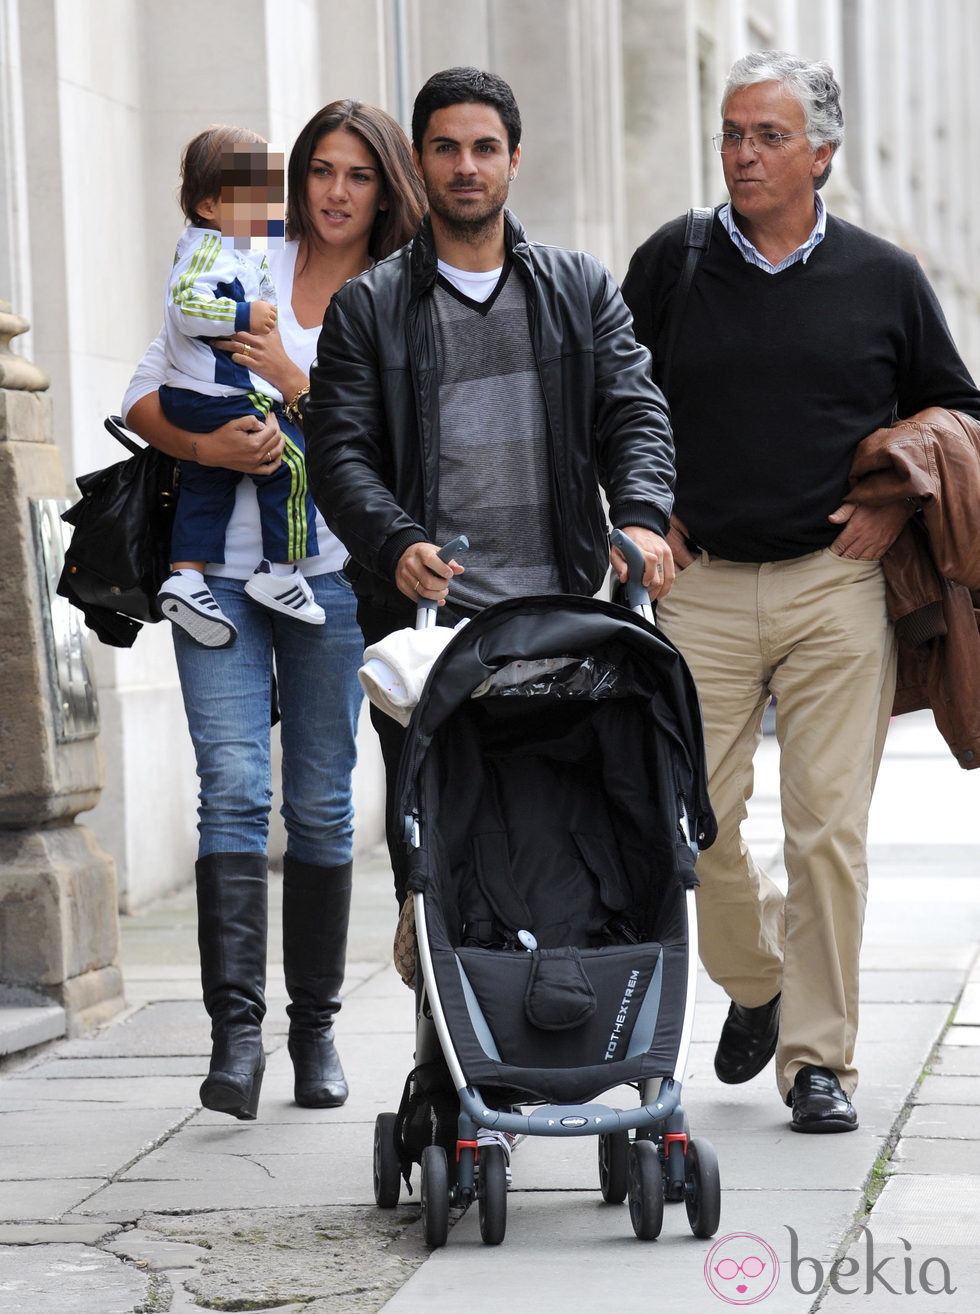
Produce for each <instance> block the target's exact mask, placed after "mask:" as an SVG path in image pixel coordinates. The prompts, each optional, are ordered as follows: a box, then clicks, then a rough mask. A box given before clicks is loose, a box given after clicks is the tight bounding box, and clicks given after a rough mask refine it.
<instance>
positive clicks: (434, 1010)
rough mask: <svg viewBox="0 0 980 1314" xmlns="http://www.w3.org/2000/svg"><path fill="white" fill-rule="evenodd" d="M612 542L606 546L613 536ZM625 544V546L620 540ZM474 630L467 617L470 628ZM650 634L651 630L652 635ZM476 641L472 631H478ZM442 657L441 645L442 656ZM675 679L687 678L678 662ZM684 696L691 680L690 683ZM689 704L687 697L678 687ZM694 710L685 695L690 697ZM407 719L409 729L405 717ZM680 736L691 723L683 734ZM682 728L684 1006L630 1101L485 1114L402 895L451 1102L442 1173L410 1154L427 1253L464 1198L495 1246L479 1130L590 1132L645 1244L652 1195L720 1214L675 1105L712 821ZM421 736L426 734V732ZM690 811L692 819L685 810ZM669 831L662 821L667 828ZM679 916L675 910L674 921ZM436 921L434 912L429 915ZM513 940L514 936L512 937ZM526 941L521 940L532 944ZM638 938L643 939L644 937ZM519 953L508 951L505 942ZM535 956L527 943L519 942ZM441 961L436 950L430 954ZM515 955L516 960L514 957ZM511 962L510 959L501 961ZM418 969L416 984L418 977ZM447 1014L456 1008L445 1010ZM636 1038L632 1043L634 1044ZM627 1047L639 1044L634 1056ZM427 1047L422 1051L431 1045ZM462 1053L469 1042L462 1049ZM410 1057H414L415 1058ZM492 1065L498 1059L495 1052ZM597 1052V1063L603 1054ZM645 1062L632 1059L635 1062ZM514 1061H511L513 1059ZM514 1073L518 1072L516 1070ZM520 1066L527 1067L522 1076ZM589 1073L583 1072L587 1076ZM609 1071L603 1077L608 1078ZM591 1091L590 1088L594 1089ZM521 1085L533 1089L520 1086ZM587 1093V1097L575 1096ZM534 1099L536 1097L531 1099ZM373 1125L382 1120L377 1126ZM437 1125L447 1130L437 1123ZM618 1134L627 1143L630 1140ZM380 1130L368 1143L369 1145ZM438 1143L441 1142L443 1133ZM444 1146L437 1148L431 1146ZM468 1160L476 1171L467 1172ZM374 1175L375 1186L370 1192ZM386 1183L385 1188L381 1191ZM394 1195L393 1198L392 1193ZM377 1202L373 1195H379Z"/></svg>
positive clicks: (607, 1193) (634, 570)
mask: <svg viewBox="0 0 980 1314" xmlns="http://www.w3.org/2000/svg"><path fill="white" fill-rule="evenodd" d="M619 537H621V542H619V543H616V546H618V547H620V550H621V551H624V555H626V556H627V559H628V562H629V566H630V576H631V579H633V580H638V579H639V578H640V577H641V575H642V564H643V563H642V557H639V553H638V552H631V551H630V550H631V549H633V544H632V543H631V542H630V541H629V540H628V539H625V538H623V537H622V536H619ZM614 541H615V540H614ZM624 543H625V545H626V546H625V550H624V548H623V544H624ZM629 600H630V602H631V604H632V606H633V610H634V611H635V612H636V613H638V614H639V615H640V616H641V617H642V618H643V620H644V621H647V622H652V619H653V613H652V608H651V607H650V605H649V600H648V598H647V595H646V591H645V590H643V589H642V588H641V587H640V588H637V587H636V586H635V585H631V586H630V594H629ZM555 601H556V600H555V599H548V600H543V599H527V600H525V602H526V604H528V605H529V606H531V607H532V608H533V606H534V605H535V604H542V603H554V602H555ZM558 601H559V602H560V603H572V604H573V605H575V606H577V605H579V604H580V603H581V602H582V601H583V600H578V599H576V600H572V599H560V600H558ZM586 605H587V606H589V605H591V606H592V607H594V608H595V607H598V608H601V609H603V610H604V611H605V612H607V613H608V612H610V611H611V612H613V613H615V612H618V611H619V609H618V608H611V607H610V605H609V604H594V603H591V604H590V603H587V604H586ZM509 606H512V604H498V607H497V608H495V609H488V612H484V613H481V615H482V616H486V615H488V613H489V610H493V611H499V610H500V609H501V608H504V607H509ZM419 615H420V619H419V628H424V627H426V624H427V623H428V621H429V620H430V618H431V620H434V613H433V612H431V611H429V612H428V613H427V614H426V613H423V612H422V611H421V609H420V613H419ZM471 624H474V625H475V624H476V622H471ZM655 633H656V632H655ZM480 637H481V638H482V633H481V636H480ZM657 640H658V642H659V644H660V645H662V646H664V647H666V648H668V649H670V647H671V646H670V645H669V644H667V643H666V641H665V640H664V639H663V636H662V635H659V633H657ZM447 651H448V650H447ZM671 654H672V656H673V657H674V658H676V660H677V661H678V662H679V663H680V666H681V667H683V662H682V660H681V659H680V657H679V654H676V650H673V649H671ZM444 658H445V654H444V657H443V658H440V659H439V661H438V662H437V663H436V666H435V668H434V669H433V672H432V674H431V675H430V680H429V682H428V683H427V685H426V692H424V693H423V698H422V701H421V702H420V707H421V706H422V705H423V704H424V703H425V702H426V693H429V692H430V689H431V686H432V685H433V682H435V683H436V684H437V683H438V680H439V668H440V666H441V665H442V663H443V660H444ZM683 670H684V675H685V677H686V679H687V680H688V681H690V677H689V674H687V672H686V667H684V668H683ZM690 690H693V683H690ZM687 697H688V698H689V699H690V698H691V697H692V695H691V694H690V692H687ZM693 702H694V705H695V707H696V695H693ZM413 724H414V722H413ZM688 728H689V729H690V728H691V727H688ZM693 728H694V729H696V731H697V736H698V747H699V751H700V753H701V756H700V757H697V759H696V761H695V763H694V766H693V768H692V773H691V774H692V777H693V783H692V782H690V781H689V782H688V788H687V790H686V793H685V794H684V795H682V796H681V797H680V798H678V799H677V800H676V801H677V815H676V818H675V819H674V820H675V821H676V829H677V834H678V836H679V837H682V838H683V841H684V844H685V845H686V847H687V850H688V852H689V854H690V873H689V877H686V878H684V880H683V885H684V887H685V888H684V889H683V892H682V897H681V891H680V889H679V888H678V889H675V892H674V898H675V900H676V904H677V907H676V910H675V917H676V919H677V922H680V921H683V922H684V928H683V937H682V938H683V941H684V944H685V946H686V963H685V971H684V978H685V980H684V989H685V994H684V1006H683V1017H682V1019H681V1022H680V1030H679V1037H678V1039H677V1041H676V1049H675V1051H674V1058H673V1064H672V1068H671V1069H670V1071H669V1072H667V1073H665V1072H664V1069H663V1067H661V1068H660V1069H659V1071H657V1073H656V1075H654V1076H645V1075H644V1076H641V1077H639V1078H634V1077H632V1076H625V1077H624V1076H619V1077H616V1078H613V1079H612V1080H611V1081H610V1083H609V1085H608V1087H607V1088H606V1089H607V1090H612V1089H614V1088H615V1087H617V1086H621V1085H624V1084H628V1085H632V1086H633V1087H634V1088H635V1089H637V1090H638V1091H639V1095H640V1103H639V1105H638V1106H636V1107H633V1108H629V1109H622V1108H616V1107H613V1106H612V1105H611V1104H608V1103H606V1102H603V1100H602V1099H601V1098H600V1099H595V1098H592V1099H586V1100H585V1101H584V1102H577V1101H563V1100H554V1099H551V1100H548V1099H545V1100H543V1101H542V1102H540V1103H538V1102H537V1100H536V1099H535V1100H527V1101H522V1103H524V1104H526V1105H529V1106H530V1111H528V1112H524V1111H515V1110H513V1109H511V1108H506V1109H505V1108H496V1107H493V1104H492V1102H491V1101H488V1100H487V1099H485V1098H484V1096H483V1094H482V1092H481V1088H480V1084H478V1082H477V1080H474V1079H472V1077H471V1076H468V1075H467V1071H466V1066H465V1061H464V1059H463V1058H462V1057H461V1054H460V1052H459V1046H458V1045H457V1042H456V1040H455V1039H454V1035H453V1028H452V1025H451V1023H450V1020H449V1018H448V1017H447V1012H446V1009H445V1007H444V1003H443V998H442V992H441V989H440V983H439V973H438V971H437V966H436V962H435V959H434V956H433V949H432V944H431V941H430V919H429V911H428V909H427V905H426V893H425V890H424V889H423V888H418V887H417V885H416V886H415V887H414V888H413V904H414V915H415V930H416V954H417V958H416V973H417V975H416V995H417V1006H418V1020H419V1030H418V1034H417V1044H418V1048H419V1051H420V1053H421V1051H423V1050H427V1049H429V1048H430V1041H429V1040H427V1039H423V1028H424V1027H425V1026H427V1024H428V1021H429V1018H431V1025H430V1026H429V1028H428V1029H429V1033H430V1034H431V1032H432V1031H434V1039H435V1040H437V1041H438V1046H439V1049H440V1050H441V1053H442V1056H443V1058H444V1061H445V1065H446V1068H448V1072H449V1075H450V1077H451V1079H452V1083H453V1086H454V1087H455V1091H456V1096H457V1098H458V1101H459V1113H458V1118H457V1119H456V1154H455V1159H456V1162H455V1166H454V1169H455V1170H454V1172H452V1171H450V1166H449V1164H448V1163H447V1161H446V1150H445V1149H444V1148H443V1144H440V1145H426V1146H425V1147H424V1148H423V1150H422V1216H423V1224H424V1230H425V1236H426V1242H427V1244H428V1245H429V1246H430V1247H435V1246H439V1245H442V1244H444V1242H445V1240H446V1236H447V1232H448V1207H449V1204H450V1203H452V1204H455V1205H459V1206H462V1207H464V1208H465V1207H467V1206H468V1205H469V1204H471V1203H472V1202H473V1200H474V1199H477V1200H479V1204H480V1224H481V1233H482V1235H483V1240H484V1241H485V1242H487V1243H489V1244H496V1243H499V1241H500V1240H502V1239H503V1234H504V1227H505V1218H506V1184H505V1183H504V1178H503V1173H504V1160H503V1152H502V1150H501V1149H500V1148H499V1147H497V1146H491V1147H482V1148H480V1149H478V1145H477V1135H478V1132H479V1130H480V1129H481V1128H489V1129H493V1130H496V1131H501V1132H505V1133H509V1134H511V1135H514V1136H516V1135H525V1136H558V1137H561V1136H596V1137H597V1138H599V1167H600V1185H601V1187H602V1193H603V1196H604V1197H605V1199H606V1200H607V1201H610V1202H616V1203H618V1202H621V1201H622V1200H623V1199H624V1198H625V1197H626V1196H627V1195H629V1201H630V1215H631V1221H632V1223H633V1227H634V1231H635V1232H636V1234H637V1236H639V1237H641V1238H644V1239H653V1238H655V1237H656V1236H657V1235H658V1234H659V1232H660V1228H661V1224H662V1219H663V1203H664V1199H665V1198H667V1199H671V1200H680V1199H684V1200H685V1201H686V1204H687V1213H688V1218H689V1221H690V1223H691V1227H692V1229H693V1230H694V1232H695V1234H696V1235H698V1236H703V1237H708V1236H711V1235H713V1234H714V1232H715V1231H716V1230H717V1227H718V1222H719V1216H720V1186H719V1181H718V1170H717V1159H716V1157H715V1155H714V1150H713V1148H712V1147H711V1146H710V1143H708V1142H706V1141H703V1140H701V1141H692V1140H691V1139H690V1137H689V1126H688V1121H687V1117H686V1114H685V1112H684V1109H683V1107H682V1104H681V1096H682V1087H683V1080H684V1074H685V1071H686V1067H687V1062H688V1057H689V1053H690V1046H691V1039H692V1034H693V1026H694V1011H695V992H696V982H697V971H698V966H697V952H696V945H697V907H696V901H695V885H696V877H695V876H694V859H695V858H696V857H697V853H698V851H699V847H700V845H699V841H702V842H703V843H710V842H711V841H712V839H713V838H714V818H713V816H712V815H711V812H710V806H709V805H708V803H707V791H706V785H705V781H704V775H703V746H702V745H701V744H700V722H699V720H698V719H697V714H696V713H695V717H694V725H693ZM430 737H431V736H430ZM427 746H428V741H426V743H425V744H424V745H423V748H422V749H421V751H420V752H419V753H417V755H416V759H415V761H414V762H412V761H410V760H409V761H406V758H410V756H411V754H410V753H406V757H403V761H402V769H401V774H400V784H399V791H398V798H399V803H400V805H401V807H402V816H403V817H404V821H405V836H406V842H407V844H408V846H409V848H410V849H412V850H415V851H419V850H422V849H423V848H424V846H425V842H426V826H427V821H426V820H424V819H423V818H422V817H421V816H420V809H419V808H418V806H417V805H416V804H415V801H414V799H413V795H412V782H413V779H414V771H416V770H418V768H419V764H420V762H421V758H422V757H423V756H424V753H425V750H426V748H427ZM692 814H693V815H692ZM671 824H673V823H671ZM681 910H683V915H682V914H681ZM440 916H441V914H440ZM520 936H521V937H522V942H523V936H524V932H521V933H520ZM530 939H531V940H532V941H533V940H534V937H533V936H531V937H530ZM645 943H647V942H646V941H645ZM514 947H515V948H518V949H519V946H516V945H515V946H514ZM525 947H526V948H530V949H536V947H537V946H536V943H532V944H531V945H525ZM442 953H443V956H444V957H445V948H443V950H442ZM517 957H518V958H520V957H522V955H520V953H518V955H517ZM512 961H513V960H512ZM456 963H457V967H458V969H459V973H460V977H461V979H462V983H463V995H464V999H465V1006H466V1010H467V1013H468V1017H469V1021H470V1023H471V1024H472V1025H473V1028H474V1032H475V1034H476V1037H477V1039H478V1041H479V1043H480V1044H481V1045H482V1046H483V1047H484V1049H487V1051H488V1052H490V1051H493V1052H494V1053H496V1045H495V1042H494V1039H493V1034H492V1031H491V1027H490V1025H489V1024H488V1022H487V1020H486V1017H485V1016H484V1014H483V1012H482V1010H481V1006H480V1003H479V1001H478V999H477V997H476V994H475V993H474V990H473V988H472V986H471V985H470V984H469V981H468V979H467V975H466V972H465V971H464V970H463V964H462V962H461V961H460V960H459V957H458V954H457V955H456ZM662 970H663V961H662V959H661V960H658V965H657V971H658V972H661V971H662ZM671 972H672V978H671V979H672V980H674V978H676V977H677V975H678V974H679V967H672V968H671ZM419 974H420V975H421V980H419ZM648 989H649V994H650V995H651V996H653V998H652V1005H650V1015H649V1018H648V1021H649V1026H650V1028H651V1031H652V1029H653V1028H654V1027H655V1026H656V1021H657V1016H658V1013H659V1009H660V996H659V993H657V994H656V995H653V992H652V987H651V988H648ZM647 1006H648V994H647V993H646V992H645V993H644V996H643V1002H642V1003H641V1004H640V1008H639V1011H638V1013H637V1016H636V1018H635V1019H634V1020H633V1028H632V1033H631V1040H630V1048H629V1052H628V1053H627V1055H626V1058H627V1059H629V1058H631V1057H633V1056H634V1054H635V1053H642V1052H643V1049H644V1044H643V1041H642V1036H643V1035H644V1034H645V1032H644V1028H643V1027H641V1025H640V1022H641V1018H642V1016H643V1013H644V1009H645V1008H646V1007H647ZM455 1007H456V1012H457V1017H458V1015H459V1004H458V1002H457V1004H456V1006H455ZM637 1034H638V1035H639V1037H640V1039H639V1040H638V1041H637V1040H634V1036H636V1035H637ZM634 1044H637V1045H639V1048H637V1049H634ZM431 1047H432V1048H434V1046H431ZM471 1048H472V1046H471ZM420 1053H419V1054H417V1056H416V1061H417V1062H419V1061H420ZM496 1057H497V1059H498V1060H499V1057H500V1056H499V1054H496ZM607 1057H608V1056H607ZM645 1057H647V1055H645V1054H644V1058H645ZM514 1061H515V1062H516V1060H514ZM518 1071H519V1069H518ZM528 1071H530V1070H528ZM588 1071H589V1072H592V1069H591V1068H590V1069H588ZM610 1076H612V1073H611V1074H610ZM594 1088H595V1087H593V1089H594ZM529 1089H533V1086H532V1085H531V1083H529ZM586 1093H587V1092H586ZM535 1094H540V1091H537V1092H535ZM394 1119H395V1115H390V1114H382V1115H381V1116H380V1118H379V1120H378V1130H377V1131H376V1138H375V1190H376V1197H377V1199H378V1203H379V1204H385V1205H388V1206H389V1207H390V1206H393V1205H394V1204H395V1203H397V1178H396V1179H395V1187H394V1192H392V1189H391V1182H392V1171H393V1165H394V1164H395V1163H397V1166H398V1171H399V1173H400V1175H402V1176H404V1177H405V1180H406V1181H407V1180H408V1175H409V1171H410V1161H408V1162H406V1160H405V1158H404V1155H403V1153H402V1151H401V1150H400V1148H399V1147H398V1146H397V1144H392V1142H391V1138H392V1137H393V1136H394V1127H395V1122H394ZM383 1120H388V1121H387V1122H384V1121H383ZM447 1129H448V1124H447ZM629 1132H634V1133H635V1136H634V1138H633V1139H632V1140H631V1139H630V1137H629ZM379 1135H380V1141H379ZM446 1139H447V1140H448V1137H447V1138H446ZM443 1143H445V1142H443ZM478 1165H479V1166H478ZM379 1173H380V1180H381V1187H382V1189H381V1190H380V1191H379ZM385 1183H387V1186H385ZM392 1194H394V1198H392ZM382 1196H384V1197H385V1198H384V1200H383V1199H382Z"/></svg>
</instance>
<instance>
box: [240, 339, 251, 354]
mask: <svg viewBox="0 0 980 1314" xmlns="http://www.w3.org/2000/svg"><path fill="white" fill-rule="evenodd" d="M251 353H252V348H251V346H250V345H249V344H248V343H247V342H245V343H243V344H242V355H243V356H249V355H251Z"/></svg>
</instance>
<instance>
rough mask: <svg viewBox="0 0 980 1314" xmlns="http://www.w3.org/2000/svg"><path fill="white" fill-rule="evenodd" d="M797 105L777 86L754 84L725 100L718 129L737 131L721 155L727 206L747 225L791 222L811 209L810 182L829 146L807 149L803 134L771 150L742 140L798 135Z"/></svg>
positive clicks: (801, 118) (799, 115) (800, 120)
mask: <svg viewBox="0 0 980 1314" xmlns="http://www.w3.org/2000/svg"><path fill="white" fill-rule="evenodd" d="M805 125H806V117H805V115H804V113H803V107H802V105H801V104H800V102H799V101H798V100H797V99H796V97H795V96H791V95H790V94H789V93H788V92H786V91H785V90H784V89H783V87H782V86H781V85H780V84H779V83H778V82H758V83H755V84H754V85H753V86H750V87H743V88H742V89H741V90H740V91H736V92H734V93H733V95H732V96H731V97H730V98H729V100H728V103H727V104H726V106H725V113H724V117H723V120H722V128H723V130H724V131H725V132H737V133H740V134H741V136H742V138H743V141H742V144H741V145H740V146H739V148H738V150H737V151H733V152H731V153H730V154H724V155H722V157H721V163H722V169H723V170H724V174H725V185H726V186H727V188H728V193H729V195H730V196H731V198H732V205H733V207H734V209H735V211H736V212H737V214H738V215H739V216H741V217H742V218H743V219H746V220H747V221H748V223H749V225H751V224H753V223H758V222H760V221H761V222H765V221H767V220H771V219H775V220H777V221H778V220H780V219H783V218H786V219H793V218H797V217H802V216H803V214H804V213H805V212H806V211H807V210H809V211H810V212H812V210H813V183H814V179H815V178H819V177H820V175H821V174H822V173H823V171H824V169H826V167H827V163H828V161H829V160H830V156H831V147H830V146H829V145H826V144H825V145H822V146H818V147H817V148H816V149H815V150H814V149H813V147H811V145H810V143H809V142H808V141H807V139H806V137H805V136H794V137H791V138H790V139H789V140H788V141H784V142H782V143H781V144H780V145H779V146H777V147H767V146H760V145H759V144H758V142H757V141H748V142H747V141H745V140H744V138H746V137H751V136H752V135H753V134H761V133H763V132H770V133H772V132H778V133H802V132H803V130H804V127H805Z"/></svg>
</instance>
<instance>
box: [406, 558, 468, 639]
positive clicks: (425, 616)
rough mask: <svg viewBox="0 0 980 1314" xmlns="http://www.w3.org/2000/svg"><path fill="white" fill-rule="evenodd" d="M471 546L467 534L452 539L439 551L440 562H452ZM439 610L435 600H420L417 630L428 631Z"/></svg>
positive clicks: (416, 610) (416, 612)
mask: <svg viewBox="0 0 980 1314" xmlns="http://www.w3.org/2000/svg"><path fill="white" fill-rule="evenodd" d="M469 545H470V540H469V539H468V538H467V537H466V535H465V534H460V535H459V537H458V538H451V539H450V540H449V542H448V543H445V544H444V545H443V546H442V547H441V548H440V549H439V554H438V555H439V560H440V561H445V562H447V563H448V562H450V561H452V559H453V557H454V556H456V554H457V552H465V551H466V549H467V548H468V547H469ZM438 610H439V604H438V602H436V601H435V600H434V599H433V598H419V601H418V606H417V607H416V608H415V628H416V629H417V630H427V629H429V628H430V627H431V626H433V625H435V623H436V613H437V612H438Z"/></svg>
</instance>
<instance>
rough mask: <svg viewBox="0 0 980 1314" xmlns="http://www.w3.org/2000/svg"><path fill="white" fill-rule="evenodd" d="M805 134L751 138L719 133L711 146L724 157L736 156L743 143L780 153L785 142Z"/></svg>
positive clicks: (765, 133)
mask: <svg viewBox="0 0 980 1314" xmlns="http://www.w3.org/2000/svg"><path fill="white" fill-rule="evenodd" d="M805 136H806V133H805V132H756V133H754V134H753V135H752V136H751V137H746V136H744V135H743V134H742V133H741V132H719V133H718V134H717V135H716V136H714V137H712V138H711V144H712V146H714V148H715V150H716V151H720V152H721V154H722V155H734V154H735V152H736V151H737V150H739V149H740V148H741V145H742V142H743V141H744V142H751V143H752V146H753V149H755V150H757V151H778V150H779V148H780V147H781V146H782V144H783V142H784V141H789V139H790V137H805Z"/></svg>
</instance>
